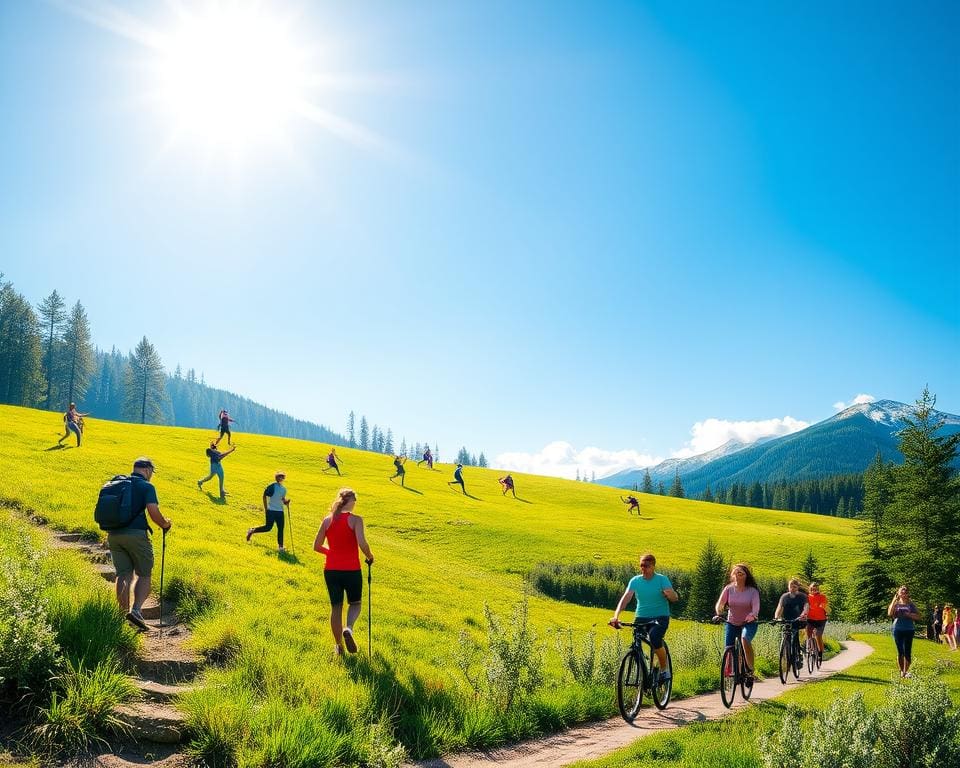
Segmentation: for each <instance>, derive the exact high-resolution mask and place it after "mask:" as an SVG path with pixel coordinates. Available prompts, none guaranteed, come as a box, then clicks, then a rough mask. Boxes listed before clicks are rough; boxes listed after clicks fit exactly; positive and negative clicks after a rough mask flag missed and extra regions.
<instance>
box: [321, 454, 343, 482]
mask: <svg viewBox="0 0 960 768" xmlns="http://www.w3.org/2000/svg"><path fill="white" fill-rule="evenodd" d="M337 458H338V457H337V452H336V450H335V449H334V448H331V449H330V453H328V454H327V468H326V469H321V470H320V471H321V472H329V471H330V470H331V469H335V470H336V471H337V477H340V466H339V465H338V464H337Z"/></svg>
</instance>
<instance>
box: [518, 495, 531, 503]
mask: <svg viewBox="0 0 960 768" xmlns="http://www.w3.org/2000/svg"><path fill="white" fill-rule="evenodd" d="M516 499H517V501H519V502H522V503H523V504H533V502H532V501H530V500H528V499H524V498H523V497H521V496H517V497H516Z"/></svg>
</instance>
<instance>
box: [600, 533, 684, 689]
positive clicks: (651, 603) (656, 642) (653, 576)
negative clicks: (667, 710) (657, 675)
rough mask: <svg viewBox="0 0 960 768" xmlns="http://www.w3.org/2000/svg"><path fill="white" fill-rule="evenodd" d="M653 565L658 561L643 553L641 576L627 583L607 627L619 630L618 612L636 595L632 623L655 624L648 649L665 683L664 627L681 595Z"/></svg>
mask: <svg viewBox="0 0 960 768" xmlns="http://www.w3.org/2000/svg"><path fill="white" fill-rule="evenodd" d="M656 565H657V558H656V557H654V556H653V553H652V552H644V553H643V554H642V555H640V573H638V574H637V575H636V576H634V577H633V578H632V579H630V581H629V582H628V583H627V589H626V591H624V593H623V596H622V597H621V598H620V602H619V603H617V607H616V608H615V609H614V611H613V618H612V619H610V621H609V622H608V623H609V624H610V626H611V627H613V628H614V629H620V612H621V611H623V609H624V608H626V607H627V605H628V604H629V602H630V601H631V600H633V597H634V595H636V598H637V609H636V619H635V621H637V622H647V621H654V622H656V623H655V624H654V625H653V626H651V627H650V629H649V636H650V647H651V648H653V650H654V651H655V652H656V654H657V660H658V661H659V662H660V669H661V670H662V672H661V674H662V675H663V678H662V679H663V680H668V679H669V677H670V670H669V669H667V649H666V648H664V646H663V636H664V635H665V634H666V633H667V627H669V626H670V603H675V602H677V600H679V599H680V595H678V594H677V592H676V590H675V589H674V588H673V584H672V583H671V582H670V579H669V578H667V577H666V576H664V575H663V574H662V573H657V572H656V570H654V569H655V568H656Z"/></svg>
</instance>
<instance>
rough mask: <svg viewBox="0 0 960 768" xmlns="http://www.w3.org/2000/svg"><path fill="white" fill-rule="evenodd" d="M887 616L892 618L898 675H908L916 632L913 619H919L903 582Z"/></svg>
mask: <svg viewBox="0 0 960 768" xmlns="http://www.w3.org/2000/svg"><path fill="white" fill-rule="evenodd" d="M887 616H889V617H890V618H891V619H893V642H894V643H896V645H897V666H898V667H899V668H900V677H910V664H911V662H912V661H913V654H912V651H913V636H914V634H915V633H916V628H917V627H916V624H914V622H915V621H919V620H920V612H919V611H918V610H917V606H915V605H914V604H913V603H912V602H911V601H910V589H909V588H908V587H907V585H906V584H904V585H903V586H902V587H900V588H899V589H898V590H897V591H896V594H894V596H893V600H891V601H890V605H889V606H887Z"/></svg>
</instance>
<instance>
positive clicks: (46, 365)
mask: <svg viewBox="0 0 960 768" xmlns="http://www.w3.org/2000/svg"><path fill="white" fill-rule="evenodd" d="M37 313H38V314H39V315H40V322H41V326H42V328H43V370H42V373H43V379H44V386H45V396H44V400H43V407H44V408H46V409H47V410H48V411H49V410H50V408H51V406H52V405H53V400H54V397H55V393H56V389H57V380H58V375H57V374H58V368H59V362H60V361H59V354H58V353H59V351H60V349H59V347H60V340H61V336H62V335H63V323H64V321H65V320H66V319H67V304H66V302H65V301H64V300H63V297H62V296H60V294H59V293H57V292H56V291H54V292H53V293H51V294H50V295H49V296H47V298H45V299H44V300H43V301H41V302H40V305H39V306H38V307H37Z"/></svg>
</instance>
